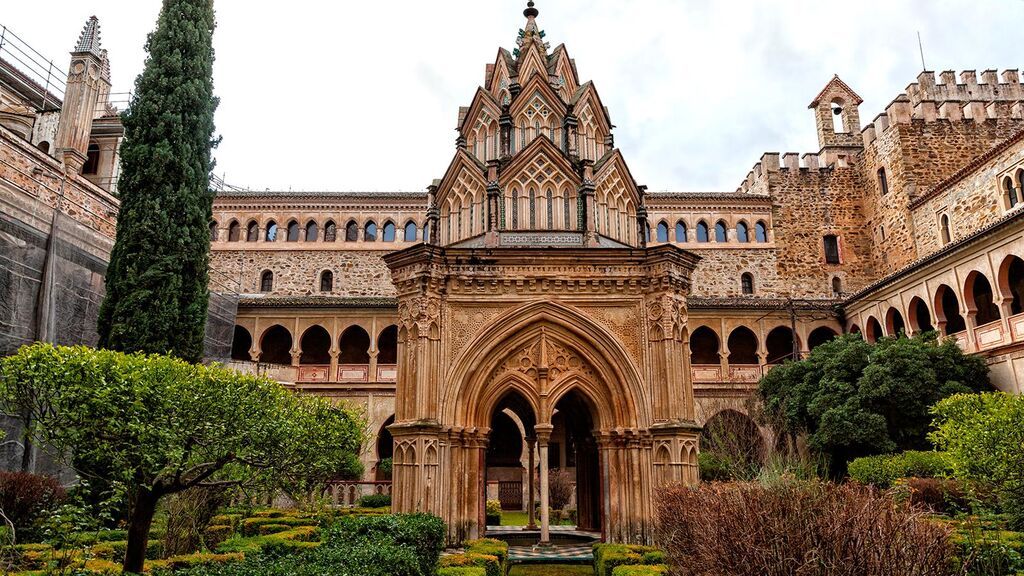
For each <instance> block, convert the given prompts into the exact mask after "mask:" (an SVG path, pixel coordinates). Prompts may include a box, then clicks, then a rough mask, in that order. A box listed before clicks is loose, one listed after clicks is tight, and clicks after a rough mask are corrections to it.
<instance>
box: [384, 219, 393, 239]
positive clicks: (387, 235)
mask: <svg viewBox="0 0 1024 576" xmlns="http://www.w3.org/2000/svg"><path fill="white" fill-rule="evenodd" d="M383 239H384V241H385V242H394V241H395V224H394V222H386V223H385V224H384V238H383Z"/></svg>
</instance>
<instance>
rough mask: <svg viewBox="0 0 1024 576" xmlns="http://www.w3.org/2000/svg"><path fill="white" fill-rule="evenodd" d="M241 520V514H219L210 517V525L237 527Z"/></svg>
mask: <svg viewBox="0 0 1024 576" xmlns="http://www.w3.org/2000/svg"><path fill="white" fill-rule="evenodd" d="M241 521H242V515H241V514H218V515H216V516H214V517H213V518H210V526H231V527H232V528H237V527H238V523H239V522H241Z"/></svg>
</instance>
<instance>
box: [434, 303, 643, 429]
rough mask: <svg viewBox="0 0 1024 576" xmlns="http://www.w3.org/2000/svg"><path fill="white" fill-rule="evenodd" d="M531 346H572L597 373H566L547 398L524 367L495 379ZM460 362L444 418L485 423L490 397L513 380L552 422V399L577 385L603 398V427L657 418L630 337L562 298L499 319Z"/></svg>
mask: <svg viewBox="0 0 1024 576" xmlns="http://www.w3.org/2000/svg"><path fill="white" fill-rule="evenodd" d="M529 346H544V347H545V349H548V350H550V349H561V350H564V351H566V352H567V353H568V354H570V355H573V356H574V357H576V358H577V359H578V360H579V362H580V363H581V365H582V364H586V365H587V366H588V367H589V373H587V371H584V370H582V369H580V371H579V373H572V371H571V370H570V371H569V373H567V374H566V376H565V377H564V380H557V381H552V382H551V384H550V386H551V388H550V390H549V392H550V393H551V396H550V397H549V398H547V399H545V400H544V401H541V400H540V398H539V393H538V392H537V390H536V381H535V380H534V379H532V378H530V377H528V376H520V375H516V373H515V372H516V371H509V372H506V373H504V374H502V375H501V376H500V377H498V378H499V379H498V381H497V382H495V376H494V374H495V373H496V372H497V371H498V369H499V367H500V366H502V365H503V364H504V363H507V362H508V361H509V360H511V359H512V357H513V356H514V355H515V354H517V353H518V352H519V351H522V350H524V349H525V348H527V347H529ZM548 362H549V363H553V362H554V359H550V360H548ZM452 366H453V368H452V370H451V371H450V372H449V375H448V377H447V378H446V379H447V381H448V382H451V383H453V384H452V385H451V386H450V388H449V391H448V392H447V393H446V394H445V398H444V399H443V402H444V404H443V406H442V409H441V418H442V422H443V423H444V424H447V425H456V426H467V427H469V426H485V425H486V422H487V420H488V419H489V418H490V413H489V412H488V410H489V409H490V408H493V406H491V405H490V404H491V402H489V401H488V399H491V400H492V401H496V395H497V396H500V394H501V392H503V390H502V388H504V389H508V387H516V388H518V389H520V390H519V391H520V393H521V394H523V395H524V396H525V397H527V398H531V397H532V398H533V399H534V402H535V403H536V407H537V408H538V411H537V414H538V415H539V416H540V417H541V419H542V420H543V421H549V420H550V410H551V408H553V406H554V404H553V403H551V402H550V398H553V397H556V396H557V395H559V394H560V392H559V390H561V389H567V388H566V387H568V386H570V385H571V386H576V387H579V388H580V389H581V390H583V391H584V392H585V393H586V394H587V396H588V397H589V398H591V399H592V400H593V401H595V403H596V404H597V410H598V411H597V413H595V415H594V416H595V422H599V423H600V424H599V425H600V426H601V427H602V428H607V429H610V428H613V427H626V428H634V427H637V426H641V427H647V426H649V425H650V424H651V422H652V421H651V415H650V414H649V412H648V408H646V406H647V405H648V403H647V402H646V391H645V388H644V386H643V384H642V382H643V380H642V378H641V375H640V372H639V369H638V368H637V367H636V365H635V364H634V363H633V361H632V360H631V359H630V358H629V355H628V353H627V352H626V349H625V347H624V346H623V345H622V343H621V342H619V340H618V339H617V338H616V337H615V336H614V335H612V334H611V333H610V332H609V331H608V330H607V329H605V328H604V327H603V326H601V325H600V324H597V323H596V322H594V321H592V320H591V319H589V318H588V317H586V316H585V315H584V314H583V313H581V312H579V311H577V310H575V309H573V308H571V307H569V306H567V305H565V304H562V303H559V302H551V301H544V300H538V301H534V302H531V303H528V304H525V305H523V306H521V307H519V308H517V309H515V310H512V311H510V312H508V313H506V314H503V315H501V316H499V317H497V318H496V319H493V320H492V321H491V322H490V323H489V324H488V325H487V327H485V328H484V329H483V330H482V331H481V332H480V333H479V334H478V336H477V337H476V338H475V339H474V340H473V342H471V343H470V344H469V345H468V346H466V347H465V351H464V352H463V353H462V354H461V355H460V356H459V357H458V358H456V360H455V361H454V362H453V363H452Z"/></svg>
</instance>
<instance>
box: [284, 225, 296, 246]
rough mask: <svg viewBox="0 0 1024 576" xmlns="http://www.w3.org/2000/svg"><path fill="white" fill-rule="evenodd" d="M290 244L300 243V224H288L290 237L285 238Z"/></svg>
mask: <svg viewBox="0 0 1024 576" xmlns="http://www.w3.org/2000/svg"><path fill="white" fill-rule="evenodd" d="M285 240H287V241H288V242H298V241H299V223H298V222H296V221H295V220H292V221H291V222H289V223H288V235H287V236H286V237H285Z"/></svg>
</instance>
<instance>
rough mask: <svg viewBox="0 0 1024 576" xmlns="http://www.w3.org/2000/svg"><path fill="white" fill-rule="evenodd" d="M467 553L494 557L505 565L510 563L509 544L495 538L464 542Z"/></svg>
mask: <svg viewBox="0 0 1024 576" xmlns="http://www.w3.org/2000/svg"><path fill="white" fill-rule="evenodd" d="M463 545H464V546H465V547H466V551H467V552H473V553H475V554H486V555H488V556H494V557H496V558H497V559H498V561H499V562H501V563H502V564H504V563H505V562H507V561H508V542H504V541H502V540H496V539H494V538H480V539H477V540H466V541H465V542H463Z"/></svg>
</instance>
